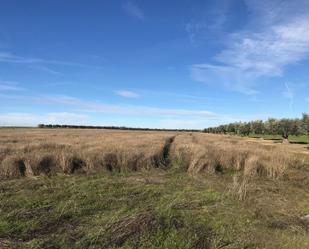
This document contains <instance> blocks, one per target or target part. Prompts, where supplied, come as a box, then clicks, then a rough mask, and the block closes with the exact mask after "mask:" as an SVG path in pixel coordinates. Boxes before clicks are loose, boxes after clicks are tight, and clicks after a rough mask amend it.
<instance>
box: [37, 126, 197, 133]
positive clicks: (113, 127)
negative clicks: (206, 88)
mask: <svg viewBox="0 0 309 249" xmlns="http://www.w3.org/2000/svg"><path fill="white" fill-rule="evenodd" d="M38 128H71V129H111V130H136V131H189V132H198V131H201V130H193V129H191V130H190V129H159V128H158V129H154V128H133V127H125V126H94V125H59V124H39V125H38Z"/></svg>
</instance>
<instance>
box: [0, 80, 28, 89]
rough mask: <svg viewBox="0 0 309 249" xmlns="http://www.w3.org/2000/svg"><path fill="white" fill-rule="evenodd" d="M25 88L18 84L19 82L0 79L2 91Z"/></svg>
mask: <svg viewBox="0 0 309 249" xmlns="http://www.w3.org/2000/svg"><path fill="white" fill-rule="evenodd" d="M22 90H25V89H24V88H22V87H19V86H18V83H16V82H12V81H1V80H0V91H22Z"/></svg>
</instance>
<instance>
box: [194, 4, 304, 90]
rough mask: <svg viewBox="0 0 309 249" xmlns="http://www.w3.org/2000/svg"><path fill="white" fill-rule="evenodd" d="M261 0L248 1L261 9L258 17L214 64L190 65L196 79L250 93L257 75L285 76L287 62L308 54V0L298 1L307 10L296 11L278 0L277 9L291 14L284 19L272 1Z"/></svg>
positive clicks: (235, 35) (233, 36)
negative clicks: (290, 9) (274, 9)
mask: <svg viewBox="0 0 309 249" xmlns="http://www.w3.org/2000/svg"><path fill="white" fill-rule="evenodd" d="M258 2H259V3H260V2H262V3H263V4H262V3H260V4H257V3H256V4H252V1H247V6H248V8H249V11H253V12H254V14H255V13H256V12H258V13H259V15H256V16H258V18H259V19H258V20H254V25H253V24H251V26H250V28H248V29H246V30H241V31H239V32H237V33H233V34H231V35H230V38H229V39H228V43H227V46H226V48H225V49H223V50H222V51H221V52H219V53H218V54H217V55H216V56H215V57H214V58H213V59H214V60H215V61H216V63H215V64H209V63H205V64H202V65H201V64H198V65H191V67H190V71H191V76H192V78H193V79H194V80H197V81H202V82H207V83H211V82H217V83H219V84H222V85H223V86H224V87H225V88H228V89H230V90H234V91H239V92H243V93H247V94H251V93H255V92H256V91H255V86H256V85H257V84H258V79H261V78H262V77H278V76H282V75H283V73H284V70H285V68H286V67H287V66H289V65H292V64H296V63H298V62H300V61H301V60H303V59H305V58H307V57H308V55H309V33H308V32H307V30H309V15H308V13H309V12H308V10H309V6H308V4H305V6H303V5H304V4H302V3H303V1H297V2H299V5H298V8H302V7H304V8H306V9H307V12H304V13H299V12H298V11H297V12H296V13H293V12H291V11H288V10H289V8H291V5H290V4H287V3H286V2H285V3H286V4H284V5H280V4H279V3H278V9H279V10H281V12H286V13H287V14H289V16H285V18H284V19H282V18H280V16H279V13H280V11H279V12H278V11H270V10H272V9H269V5H268V4H267V2H271V1H267V2H266V1H258ZM293 6H294V4H293ZM250 8H251V9H250ZM261 9H262V10H263V11H261ZM252 22H253V21H252ZM266 24H267V26H266Z"/></svg>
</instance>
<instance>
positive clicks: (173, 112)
mask: <svg viewBox="0 0 309 249" xmlns="http://www.w3.org/2000/svg"><path fill="white" fill-rule="evenodd" d="M4 97H5V98H6V99H12V100H15V101H22V102H25V101H27V102H28V103H29V102H32V103H36V104H37V103H40V104H41V105H42V106H43V105H52V106H55V105H61V107H62V108H67V109H68V108H70V109H72V111H74V112H83V113H108V114H120V115H124V116H136V117H143V118H144V117H161V118H162V117H169V118H171V117H173V118H175V117H185V118H193V117H194V118H207V119H217V118H218V115H217V114H216V113H213V112H211V111H208V110H195V109H194V110H191V109H170V108H159V107H151V106H141V105H120V104H106V103H101V102H95V101H87V100H83V99H80V98H75V97H71V96H66V95H54V96H22V95H12V96H10V95H6V96H4Z"/></svg>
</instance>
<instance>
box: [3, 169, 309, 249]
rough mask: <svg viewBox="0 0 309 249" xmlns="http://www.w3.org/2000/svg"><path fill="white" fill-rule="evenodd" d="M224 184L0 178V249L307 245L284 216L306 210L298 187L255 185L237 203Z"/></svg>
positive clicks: (151, 175) (154, 175)
mask: <svg viewBox="0 0 309 249" xmlns="http://www.w3.org/2000/svg"><path fill="white" fill-rule="evenodd" d="M231 184H232V176H231V175H218V176H211V175H209V176H207V175H201V176H200V177H198V178H196V177H194V178H193V177H190V176H189V175H188V174H186V173H184V172H177V171H175V170H169V171H163V170H153V171H149V172H140V173H136V172H135V173H128V174H107V173H105V174H103V173H101V174H95V175H69V176H65V175H59V176H55V177H51V178H48V177H38V178H33V179H18V180H11V181H2V182H0V200H1V202H0V248H6V247H5V246H7V248H145V249H146V248H147V249H148V248H167V249H168V248H175V249H176V248H299V249H300V248H302V249H303V248H308V247H306V246H307V245H308V243H309V236H308V235H309V233H308V230H307V229H306V227H304V226H303V225H302V224H300V223H298V220H297V219H296V218H295V220H294V219H291V217H297V216H299V215H301V214H304V213H309V201H308V200H309V198H308V192H306V190H305V188H304V186H302V185H300V186H298V185H295V186H294V185H293V184H291V183H289V184H287V183H286V182H273V181H269V180H267V181H266V180H263V181H262V180H258V181H257V182H252V185H251V187H250V188H248V196H247V198H246V199H245V200H244V201H239V200H238V198H237V197H235V195H233V194H231V193H230V189H231V186H232V185H231ZM255 186H256V187H255ZM291 206H292V207H293V208H291ZM1 246H2V247H1Z"/></svg>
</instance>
